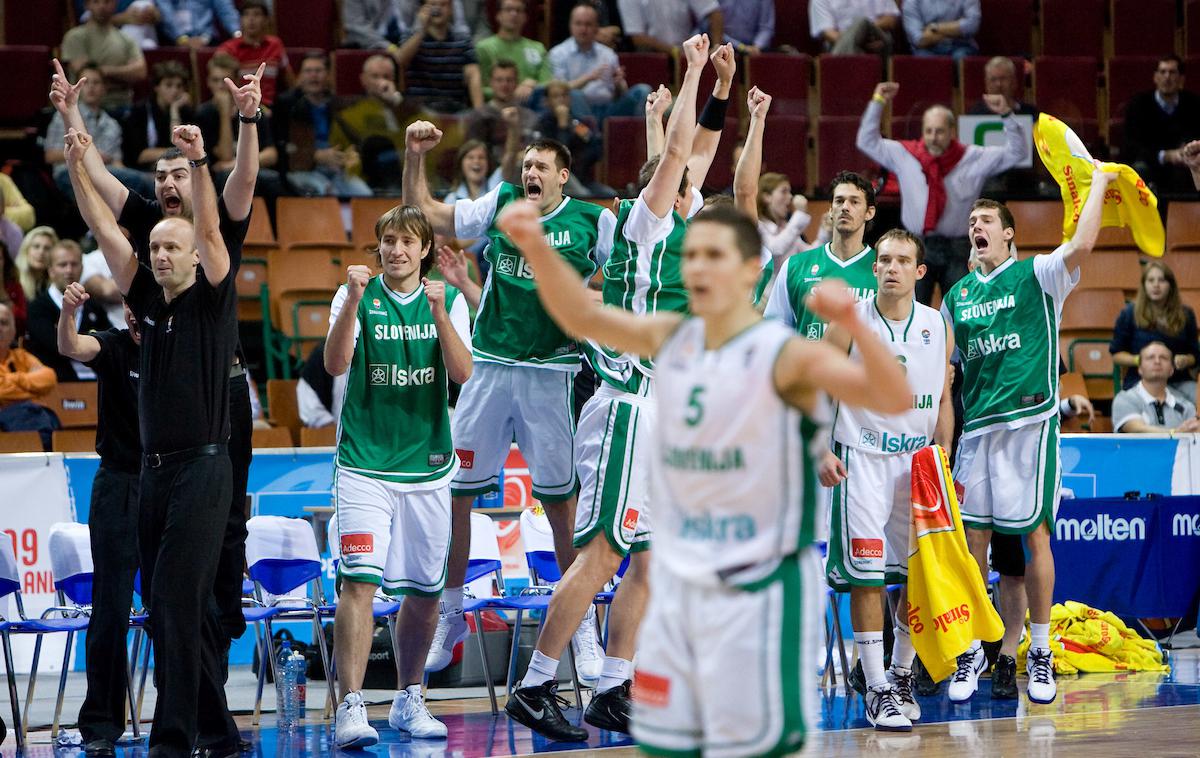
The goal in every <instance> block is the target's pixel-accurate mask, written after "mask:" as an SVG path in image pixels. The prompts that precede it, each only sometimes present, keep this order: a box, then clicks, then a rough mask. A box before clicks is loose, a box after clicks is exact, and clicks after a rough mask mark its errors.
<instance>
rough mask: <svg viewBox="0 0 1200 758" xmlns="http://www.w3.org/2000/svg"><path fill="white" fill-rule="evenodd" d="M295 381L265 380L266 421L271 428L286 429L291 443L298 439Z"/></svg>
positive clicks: (298, 417)
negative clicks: (290, 435)
mask: <svg viewBox="0 0 1200 758" xmlns="http://www.w3.org/2000/svg"><path fill="white" fill-rule="evenodd" d="M296 382H297V380H295V379H268V380H267V420H268V421H270V422H271V426H277V427H281V428H283V429H287V430H289V431H290V432H291V434H292V441H293V443H294V442H295V441H296V440H298V439H299V437H300V427H301V423H300V410H299V408H298V402H297V400H296Z"/></svg>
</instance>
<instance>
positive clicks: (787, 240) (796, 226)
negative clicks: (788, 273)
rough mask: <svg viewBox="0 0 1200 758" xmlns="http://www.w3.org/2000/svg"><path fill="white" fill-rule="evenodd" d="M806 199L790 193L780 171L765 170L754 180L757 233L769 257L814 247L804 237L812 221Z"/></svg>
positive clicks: (814, 243)
mask: <svg viewBox="0 0 1200 758" xmlns="http://www.w3.org/2000/svg"><path fill="white" fill-rule="evenodd" d="M735 165H736V164H735ZM807 208H808V199H807V198H805V197H804V195H794V194H792V184H791V182H789V181H788V178H787V177H786V176H785V175H783V174H777V173H774V172H768V173H766V174H763V175H762V176H760V177H759V179H758V232H759V234H761V235H762V241H763V246H764V247H765V248H766V249H767V250H769V251H770V252H771V256H772V257H773V258H778V259H783V258H786V257H787V256H789V255H792V254H794V253H801V252H804V251H805V250H809V249H811V248H813V247H816V245H817V244H818V243H817V242H815V241H814V242H808V241H807V240H805V239H804V230H805V229H807V228H808V225H809V223H810V222H811V221H812V216H810V215H809V214H808V212H807Z"/></svg>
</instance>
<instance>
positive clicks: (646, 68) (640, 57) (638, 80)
mask: <svg viewBox="0 0 1200 758" xmlns="http://www.w3.org/2000/svg"><path fill="white" fill-rule="evenodd" d="M617 60H618V61H619V62H620V64H621V67H622V68H624V69H625V81H626V82H628V83H629V84H631V85H632V84H649V85H650V86H651V87H654V88H655V89H658V85H660V84H665V85H666V86H667V89H674V88H675V87H674V84H675V69H674V65H673V64H672V62H671V56H669V55H667V54H666V53H618V54H617Z"/></svg>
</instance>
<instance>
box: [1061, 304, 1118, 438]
mask: <svg viewBox="0 0 1200 758" xmlns="http://www.w3.org/2000/svg"><path fill="white" fill-rule="evenodd" d="M1079 294H1082V293H1079ZM1070 302H1071V298H1067V303H1070ZM1113 320H1114V321H1115V320H1116V317H1115V316H1114V317H1113ZM1060 339H1061V344H1065V345H1066V346H1067V366H1068V367H1069V368H1070V369H1071V370H1072V371H1077V372H1079V373H1080V374H1082V375H1083V377H1084V382H1085V384H1087V394H1088V398H1089V399H1091V400H1092V401H1093V402H1095V401H1096V400H1112V398H1113V396H1114V395H1115V394H1116V391H1117V386H1118V385H1119V384H1120V373H1119V372H1118V370H1117V368H1116V366H1115V365H1114V364H1113V360H1112V354H1111V353H1109V352H1108V341H1109V337H1090V338H1088V337H1083V338H1076V339H1071V340H1068V339H1067V337H1066V335H1063V336H1062V337H1061V338H1060ZM1097 431H1098V430H1097Z"/></svg>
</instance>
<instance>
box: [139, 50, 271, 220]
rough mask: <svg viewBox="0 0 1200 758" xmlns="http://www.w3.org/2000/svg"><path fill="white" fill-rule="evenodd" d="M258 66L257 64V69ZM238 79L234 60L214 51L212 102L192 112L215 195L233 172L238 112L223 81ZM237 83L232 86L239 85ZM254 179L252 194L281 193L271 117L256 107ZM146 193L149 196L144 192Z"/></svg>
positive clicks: (210, 63) (210, 78)
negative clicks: (204, 146)
mask: <svg viewBox="0 0 1200 758" xmlns="http://www.w3.org/2000/svg"><path fill="white" fill-rule="evenodd" d="M261 65H262V64H260V66H261ZM237 76H238V62H237V59H236V58H234V57H233V56H232V55H230V54H229V53H226V52H218V53H217V54H216V55H214V56H213V57H212V58H211V59H209V61H208V78H207V80H206V81H207V83H208V91H209V93H210V95H211V96H212V99H211V100H209V101H208V102H207V103H204V104H203V105H201V106H200V107H199V108H197V109H196V126H198V127H200V133H201V134H202V135H203V136H204V144H205V145H206V146H207V147H208V155H209V157H210V159H211V160H212V163H211V165H210V166H209V170H210V171H211V172H212V177H213V181H214V182H215V183H216V186H217V192H221V191H222V189H223V188H224V187H225V180H226V179H228V178H229V174H230V172H231V171H233V167H234V164H235V158H236V156H237V134H238V129H239V126H238V120H239V119H240V118H242V117H241V114H239V113H238V109H237V104H236V103H235V102H234V99H233V95H232V94H230V91H229V88H228V87H226V86H225V80H226V79H229V80H231V81H232V80H233V79H234V78H235V77H237ZM242 83H243V82H242V81H241V80H240V78H239V81H238V82H237V85H236V86H241V84H242ZM256 118H257V119H258V165H259V169H258V179H257V181H256V183H255V186H254V194H255V195H258V196H260V197H263V198H268V199H269V200H270V202H271V203H273V202H274V200H273V198H276V197H279V196H280V195H281V194H283V180H282V179H281V178H280V176H279V172H278V171H276V170H275V168H274V166H275V164H276V163H277V162H278V161H279V150H278V149H277V148H276V147H275V139H274V137H273V136H272V134H271V117H270V116H268V115H267V114H266V113H265V112H263V110H262V109H261V108H260V109H259V111H258V115H257V116H256ZM146 194H151V193H149V192H147V193H146Z"/></svg>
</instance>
